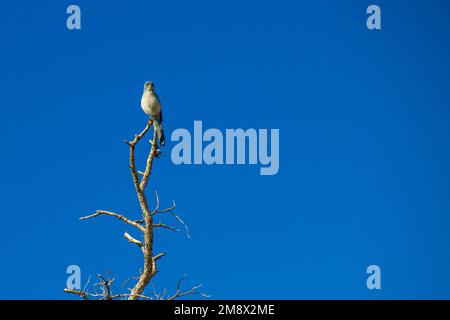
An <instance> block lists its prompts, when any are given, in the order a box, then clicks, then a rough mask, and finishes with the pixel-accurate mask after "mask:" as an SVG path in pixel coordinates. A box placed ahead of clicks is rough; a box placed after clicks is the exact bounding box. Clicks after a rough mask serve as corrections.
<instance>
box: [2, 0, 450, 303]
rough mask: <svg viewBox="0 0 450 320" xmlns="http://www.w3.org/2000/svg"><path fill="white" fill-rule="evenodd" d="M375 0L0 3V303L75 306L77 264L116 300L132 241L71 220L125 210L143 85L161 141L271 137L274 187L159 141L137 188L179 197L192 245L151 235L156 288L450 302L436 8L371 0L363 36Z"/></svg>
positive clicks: (120, 228)
mask: <svg viewBox="0 0 450 320" xmlns="http://www.w3.org/2000/svg"><path fill="white" fill-rule="evenodd" d="M70 4H77V5H79V6H80V7H81V12H82V30H80V31H69V30H67V28H66V22H65V20H66V17H67V15H66V13H65V12H66V8H67V6H68V5H70ZM370 4H372V3H371V2H367V1H350V0H340V1H312V0H310V1H306V0H304V1H301V0H289V1H278V2H274V1H245V2H243V1H234V0H229V1H188V2H187V1H171V2H168V1H126V2H121V3H112V2H110V1H82V0H79V1H74V2H69V1H58V2H55V1H21V2H17V1H9V0H4V1H2V2H1V4H0V12H1V13H0V39H1V41H0V43H1V59H0V70H1V76H0V88H1V89H0V97H1V98H0V99H1V105H2V108H1V112H2V116H1V118H0V119H1V120H0V121H1V126H0V146H1V150H2V157H1V158H0V176H1V180H0V199H1V215H0V226H1V232H0V249H1V253H2V259H1V264H0V276H1V281H0V289H1V290H0V298H3V299H4V298H22V299H24V298H25V299H65V298H74V297H69V296H67V295H66V294H64V293H63V292H62V290H63V288H64V287H65V283H66V278H67V274H66V267H67V266H68V265H71V264H76V265H79V266H80V267H81V270H82V282H85V281H86V280H87V277H88V275H89V274H90V275H91V276H92V277H95V276H96V274H97V273H99V272H100V273H106V272H107V271H108V270H111V273H112V274H113V275H118V276H119V280H118V285H117V287H118V288H117V289H120V284H121V281H124V280H125V279H127V278H128V277H131V276H135V275H136V273H137V272H138V269H139V268H140V267H141V263H142V261H141V255H140V253H139V252H138V250H136V248H134V247H132V246H130V245H129V244H128V243H127V242H126V241H125V240H124V239H123V232H125V231H128V232H130V233H131V232H134V230H132V229H130V227H128V226H125V225H123V224H122V223H120V222H118V221H116V220H113V219H112V218H107V217H100V218H97V219H95V220H90V221H84V222H81V221H78V217H80V216H83V215H87V214H90V213H93V212H94V211H95V210H96V209H105V210H111V211H116V212H120V213H123V214H125V215H128V216H129V217H135V218H138V217H139V206H138V203H137V201H136V198H135V194H134V190H133V185H132V181H131V178H130V176H129V170H128V167H127V165H128V163H127V161H128V149H127V146H126V145H124V144H123V142H122V141H123V140H124V139H127V138H131V137H132V136H133V134H134V133H136V132H137V131H138V130H140V129H142V128H143V126H144V125H145V122H146V118H145V116H144V114H143V113H142V111H141V110H140V106H139V102H140V95H141V93H142V85H143V83H144V82H145V81H147V80H149V79H151V80H153V81H154V82H155V86H156V89H157V91H158V93H159V95H160V98H161V100H162V103H163V108H164V125H165V130H166V135H167V136H168V137H170V133H171V132H173V130H175V129H177V128H187V129H189V130H192V127H193V122H194V120H201V121H203V126H204V127H205V128H218V129H220V130H223V131H224V130H225V129H226V128H255V129H259V128H269V129H270V128H279V129H280V171H279V173H278V174H277V175H275V176H261V175H259V166H255V165H244V166H237V165H235V166H220V165H216V166H207V165H190V166H189V165H185V166H176V165H174V164H173V163H172V162H171V159H170V150H171V149H172V147H173V146H174V142H170V141H168V143H167V145H166V147H165V148H164V150H163V151H165V154H166V156H165V157H163V158H162V159H160V160H158V161H156V163H155V166H154V173H153V176H152V179H151V182H150V185H149V187H148V188H149V195H151V194H152V193H151V190H155V189H156V190H158V192H159V194H160V198H161V202H162V203H161V205H162V206H165V205H167V206H169V205H170V204H171V202H172V200H176V202H177V205H178V213H179V214H180V215H181V216H182V217H183V218H184V220H185V221H186V222H187V223H188V224H189V226H190V228H191V233H192V239H186V237H185V236H184V235H183V233H181V232H180V233H170V232H165V230H162V231H161V232H160V233H158V234H157V237H156V240H155V241H156V242H155V247H156V248H157V250H160V251H164V252H166V253H167V256H166V257H164V258H163V260H161V263H160V273H159V274H158V275H157V277H156V278H155V286H156V287H158V288H160V289H162V288H168V289H169V290H170V289H173V288H175V286H176V283H177V281H178V279H179V278H180V277H181V276H182V275H183V274H184V273H187V274H188V275H189V280H188V282H187V285H194V284H197V283H202V284H203V285H204V290H205V291H206V292H208V293H210V294H212V296H213V298H216V299H222V298H223V299H231V298H236V299H241V298H247V299H249V298H255V299H272V298H273V299H281V298H285V299H304V298H325V299H329V298H339V299H346V298H358V299H374V298H383V299H392V298H401V299H408V298H450V274H449V272H448V270H450V251H449V244H450V234H449V230H450V197H449V192H450V165H449V164H450V149H449V143H448V141H449V138H450V114H449V107H450V91H449V88H450V63H449V57H450V46H449V39H450V37H449V33H450V24H449V14H450V7H449V5H448V2H447V1H444V0H442V1H437V0H435V1H418V0H417V1H416V0H414V1H377V2H376V4H378V5H379V6H380V7H381V10H382V30H380V31H369V30H368V29H367V28H366V25H365V21H366V18H367V15H366V13H365V11H366V8H367V6H368V5H370ZM147 147H148V146H145V147H144V145H142V146H141V149H139V153H138V161H141V163H143V161H144V160H145V151H147V149H146V148H147ZM142 165H143V164H142ZM166 221H167V222H170V220H166ZM371 264H377V265H379V266H380V267H381V270H382V289H381V290H378V291H377V290H375V291H370V290H368V289H367V288H366V277H367V275H366V273H365V271H366V268H367V266H368V265H371Z"/></svg>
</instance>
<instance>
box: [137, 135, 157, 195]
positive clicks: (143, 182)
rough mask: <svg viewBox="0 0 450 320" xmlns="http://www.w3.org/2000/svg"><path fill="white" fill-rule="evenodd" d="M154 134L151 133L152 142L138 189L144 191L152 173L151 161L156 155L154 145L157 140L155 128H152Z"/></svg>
mask: <svg viewBox="0 0 450 320" xmlns="http://www.w3.org/2000/svg"><path fill="white" fill-rule="evenodd" d="M154 129H155V130H154V133H153V142H151V145H152V148H151V149H150V153H149V154H148V158H147V164H146V166H145V171H144V174H143V175H142V180H141V184H140V187H141V189H142V190H144V189H145V187H146V186H147V183H148V179H149V178H150V175H151V173H152V166H153V159H154V157H155V155H156V153H157V150H156V149H157V148H156V147H157V143H156V138H157V130H156V127H155V128H154Z"/></svg>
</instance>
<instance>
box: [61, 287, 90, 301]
mask: <svg viewBox="0 0 450 320" xmlns="http://www.w3.org/2000/svg"><path fill="white" fill-rule="evenodd" d="M64 292H66V293H72V294H76V295H79V296H80V297H81V298H83V299H84V300H91V299H90V298H89V296H92V295H91V294H89V293H86V292H84V291H80V290H72V289H67V288H66V289H64Z"/></svg>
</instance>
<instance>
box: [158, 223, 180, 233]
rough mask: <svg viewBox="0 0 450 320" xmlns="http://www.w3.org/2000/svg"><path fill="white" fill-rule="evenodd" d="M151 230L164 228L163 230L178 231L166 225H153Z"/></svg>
mask: <svg viewBox="0 0 450 320" xmlns="http://www.w3.org/2000/svg"><path fill="white" fill-rule="evenodd" d="M153 228H164V229H169V230H172V231H180V230H179V229H175V228H173V227H171V226H168V225H166V224H164V223H156V224H153Z"/></svg>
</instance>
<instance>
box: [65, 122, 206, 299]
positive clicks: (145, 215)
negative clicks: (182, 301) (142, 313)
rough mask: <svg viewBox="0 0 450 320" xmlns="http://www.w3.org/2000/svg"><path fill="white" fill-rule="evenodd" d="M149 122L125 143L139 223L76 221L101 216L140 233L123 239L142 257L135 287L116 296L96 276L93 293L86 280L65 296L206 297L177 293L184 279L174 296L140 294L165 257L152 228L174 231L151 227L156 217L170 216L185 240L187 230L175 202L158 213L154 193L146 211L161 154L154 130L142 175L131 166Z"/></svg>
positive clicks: (101, 212)
mask: <svg viewBox="0 0 450 320" xmlns="http://www.w3.org/2000/svg"><path fill="white" fill-rule="evenodd" d="M152 124H153V120H152V119H150V120H149V122H148V123H147V126H146V127H145V128H144V130H142V132H141V133H139V134H137V135H135V136H134V139H133V140H132V141H127V140H126V141H125V143H126V144H127V145H128V146H129V149H130V151H129V152H130V153H129V168H130V172H131V177H132V180H133V184H134V188H135V191H136V195H137V199H138V201H139V205H140V207H141V211H142V218H141V219H139V220H131V219H129V218H127V217H125V216H123V215H121V214H118V213H115V212H110V211H105V210H97V211H96V212H95V213H94V214H91V215H89V216H85V217H81V218H80V220H87V219H90V218H95V217H98V216H101V215H107V216H111V217H114V218H117V219H120V220H121V221H122V222H124V223H126V224H128V225H131V226H133V227H134V228H136V229H137V231H138V232H141V233H142V234H143V240H142V241H140V240H138V239H136V238H135V237H133V236H131V235H130V234H129V233H127V232H125V233H124V237H125V239H126V240H127V241H128V242H130V243H131V244H134V245H136V246H137V247H138V248H139V249H140V250H141V251H142V253H143V258H144V265H143V268H142V271H141V273H140V275H139V276H138V277H135V278H133V279H135V280H137V282H136V284H135V285H134V286H133V288H130V289H129V292H127V293H118V294H114V293H113V292H112V288H111V285H112V284H113V282H114V281H115V280H116V278H115V277H113V278H111V276H110V275H109V274H108V276H107V277H104V276H102V275H101V274H99V275H98V277H99V282H97V283H96V284H95V285H94V288H95V291H94V292H89V291H88V285H89V280H88V282H87V284H86V286H85V287H84V289H83V290H73V289H69V288H66V289H64V291H65V292H67V293H72V294H76V295H78V296H80V297H81V298H83V299H86V300H90V299H100V300H114V299H128V300H137V299H156V300H173V299H176V298H179V297H183V296H185V295H188V294H199V295H201V296H203V297H209V296H208V295H206V294H204V293H202V292H200V291H199V288H200V287H201V286H195V287H193V288H192V289H190V290H188V291H184V292H183V291H182V290H181V289H180V286H181V284H182V281H183V280H184V277H183V278H182V279H181V280H180V281H179V283H178V285H177V288H176V292H175V293H174V294H173V295H169V294H168V293H167V292H166V290H164V291H163V292H162V293H157V292H156V290H155V289H154V290H153V293H152V295H145V294H144V290H145V288H146V287H147V285H148V284H149V283H150V281H151V280H152V279H153V277H154V276H155V275H156V273H157V272H158V266H157V261H158V260H159V259H160V258H162V257H163V256H164V255H165V254H164V253H163V252H160V253H158V254H155V249H154V248H153V235H154V230H155V229H156V228H166V229H169V230H173V231H178V230H177V229H175V228H173V227H171V226H169V225H166V224H163V223H160V222H158V223H155V222H154V218H155V215H157V214H170V215H172V216H173V217H174V218H175V219H176V220H178V222H180V223H181V224H182V225H183V226H184V228H185V230H186V234H187V236H188V237H189V230H188V228H187V226H186V224H185V223H184V222H183V220H182V219H181V218H180V217H179V216H178V215H177V214H175V212H174V210H175V202H173V205H172V206H171V207H169V208H166V209H160V208H159V196H158V192H156V191H155V207H154V209H152V210H151V209H150V207H149V204H148V201H147V197H146V194H145V189H146V187H147V184H148V181H149V179H150V176H151V174H152V167H153V161H154V159H155V158H159V157H160V155H161V153H160V150H159V149H158V144H157V132H156V127H155V126H153V127H154V134H153V139H152V140H150V141H149V142H150V144H151V148H150V152H149V154H148V157H147V162H146V166H145V170H144V171H138V170H137V168H136V164H135V148H136V146H137V144H138V143H139V141H141V139H142V138H143V137H144V136H145V134H146V133H147V132H148V131H149V130H150V128H151V127H152Z"/></svg>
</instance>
